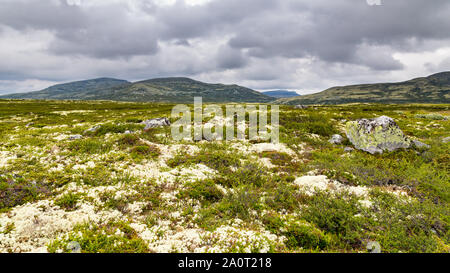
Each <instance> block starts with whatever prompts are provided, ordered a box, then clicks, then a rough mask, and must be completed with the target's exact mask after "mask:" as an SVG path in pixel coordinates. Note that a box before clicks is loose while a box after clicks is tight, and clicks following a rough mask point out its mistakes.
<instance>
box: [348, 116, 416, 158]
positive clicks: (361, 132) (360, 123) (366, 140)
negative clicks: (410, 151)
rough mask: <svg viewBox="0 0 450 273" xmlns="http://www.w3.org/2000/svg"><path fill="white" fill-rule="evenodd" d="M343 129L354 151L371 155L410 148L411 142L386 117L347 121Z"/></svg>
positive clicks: (392, 121) (393, 122) (395, 124)
mask: <svg viewBox="0 0 450 273" xmlns="http://www.w3.org/2000/svg"><path fill="white" fill-rule="evenodd" d="M345 129H346V134H347V137H348V139H349V140H350V142H351V143H352V144H353V145H354V146H355V148H356V149H358V150H362V151H366V152H369V153H371V154H375V153H383V152H384V151H390V152H392V151H395V150H397V149H402V148H403V149H406V148H410V147H411V146H412V143H411V140H409V139H408V138H407V137H406V136H405V135H404V134H403V132H402V130H400V128H399V127H398V125H397V123H395V121H394V120H393V119H392V118H390V117H387V116H381V117H378V118H375V119H359V120H356V121H349V122H347V123H346V126H345Z"/></svg>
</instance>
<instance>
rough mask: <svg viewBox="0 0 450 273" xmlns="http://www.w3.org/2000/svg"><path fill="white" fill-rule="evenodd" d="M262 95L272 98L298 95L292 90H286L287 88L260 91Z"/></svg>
mask: <svg viewBox="0 0 450 273" xmlns="http://www.w3.org/2000/svg"><path fill="white" fill-rule="evenodd" d="M261 93H263V94H264V95H267V96H269V97H273V98H291V97H298V96H299V95H298V94H297V93H296V92H294V91H288V90H273V91H266V92H261Z"/></svg>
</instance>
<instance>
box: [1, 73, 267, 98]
mask: <svg viewBox="0 0 450 273" xmlns="http://www.w3.org/2000/svg"><path fill="white" fill-rule="evenodd" d="M194 97H202V98H203V101H204V102H270V101H273V100H274V98H272V97H269V96H267V95H264V94H262V93H260V92H257V91H255V90H252V89H249V88H246V87H242V86H239V85H225V84H209V83H203V82H199V81H196V80H192V79H189V78H158V79H151V80H145V81H139V82H128V81H125V80H118V79H112V78H98V79H92V80H85V81H77V82H70V83H65V84H58V85H54V86H51V87H48V88H46V89H44V90H41V91H35V92H29V93H17V94H10V95H4V96H0V98H11V99H48V100H113V101H132V102H169V103H193V101H194Z"/></svg>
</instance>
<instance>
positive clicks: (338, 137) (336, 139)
mask: <svg viewBox="0 0 450 273" xmlns="http://www.w3.org/2000/svg"><path fill="white" fill-rule="evenodd" d="M342 141H344V138H343V137H342V136H341V135H333V136H332V137H331V138H330V140H328V142H330V143H331V144H336V145H337V144H341V143H342Z"/></svg>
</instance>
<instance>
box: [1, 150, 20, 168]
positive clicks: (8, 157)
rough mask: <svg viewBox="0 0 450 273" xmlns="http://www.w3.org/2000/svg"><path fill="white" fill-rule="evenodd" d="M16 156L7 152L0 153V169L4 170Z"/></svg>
mask: <svg viewBox="0 0 450 273" xmlns="http://www.w3.org/2000/svg"><path fill="white" fill-rule="evenodd" d="M16 158H17V156H16V155H15V154H14V153H11V152H9V151H0V168H4V167H6V166H7V165H8V163H9V162H10V161H11V160H14V159H16Z"/></svg>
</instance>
